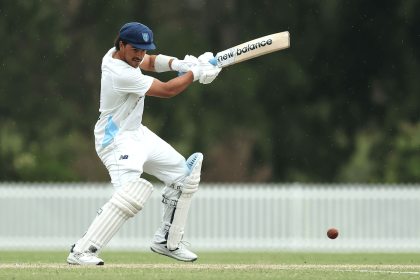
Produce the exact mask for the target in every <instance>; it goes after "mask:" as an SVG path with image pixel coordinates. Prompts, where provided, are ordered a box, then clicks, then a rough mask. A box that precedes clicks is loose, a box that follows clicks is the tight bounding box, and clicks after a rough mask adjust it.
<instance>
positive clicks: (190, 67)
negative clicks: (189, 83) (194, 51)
mask: <svg viewBox="0 0 420 280" xmlns="http://www.w3.org/2000/svg"><path fill="white" fill-rule="evenodd" d="M199 63H200V62H199V61H198V59H197V58H196V57H195V56H193V55H186V56H185V58H184V60H178V59H176V60H174V61H172V66H171V67H172V70H175V71H178V72H179V73H186V72H189V71H192V72H193V74H194V81H197V80H198V79H199V78H200V68H199V66H198V65H199Z"/></svg>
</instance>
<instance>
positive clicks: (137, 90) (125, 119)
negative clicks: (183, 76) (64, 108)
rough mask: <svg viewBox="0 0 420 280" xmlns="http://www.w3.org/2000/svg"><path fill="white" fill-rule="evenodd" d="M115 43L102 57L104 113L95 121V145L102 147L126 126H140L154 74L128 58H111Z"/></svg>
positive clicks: (102, 102) (97, 148) (97, 147)
mask: <svg viewBox="0 0 420 280" xmlns="http://www.w3.org/2000/svg"><path fill="white" fill-rule="evenodd" d="M115 52H116V49H115V47H114V48H112V49H110V50H109V51H108V53H107V54H106V55H105V56H104V58H103V59H102V67H101V68H102V78H101V91H100V95H101V96H100V108H99V112H101V115H100V117H99V120H98V121H97V122H96V125H95V131H94V133H95V146H96V150H97V151H99V150H100V149H102V148H103V147H105V146H107V145H108V144H109V143H111V141H112V140H113V139H114V138H115V136H117V135H118V134H120V133H122V132H124V131H125V130H136V129H138V128H139V127H140V126H141V121H142V117H143V109H144V98H145V97H146V95H145V94H146V92H147V91H148V90H149V89H150V87H151V86H152V83H153V78H152V77H150V76H145V75H143V74H142V73H141V70H140V68H133V67H132V66H130V65H129V64H127V63H126V62H124V61H122V60H119V59H114V58H112V55H113V54H114V53H115Z"/></svg>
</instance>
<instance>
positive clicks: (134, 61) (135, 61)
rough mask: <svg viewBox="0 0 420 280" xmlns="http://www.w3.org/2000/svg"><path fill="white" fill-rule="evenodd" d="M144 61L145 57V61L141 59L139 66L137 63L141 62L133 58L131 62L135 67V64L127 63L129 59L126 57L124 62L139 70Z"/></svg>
mask: <svg viewBox="0 0 420 280" xmlns="http://www.w3.org/2000/svg"><path fill="white" fill-rule="evenodd" d="M143 60H144V57H143V59H141V60H140V63H139V64H138V65H137V62H138V61H139V60H137V59H134V58H132V59H131V61H132V63H133V64H134V65H133V64H131V63H129V62H128V61H127V58H125V57H124V61H125V63H127V64H128V65H130V66H131V67H133V68H137V67H139V66H140V64H142V62H143Z"/></svg>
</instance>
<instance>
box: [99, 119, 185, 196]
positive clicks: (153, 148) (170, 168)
mask: <svg viewBox="0 0 420 280" xmlns="http://www.w3.org/2000/svg"><path fill="white" fill-rule="evenodd" d="M97 153H98V156H99V158H100V159H101V160H102V162H103V163H104V164H105V166H106V168H107V169H108V172H109V175H110V176H111V182H112V184H113V185H114V188H115V190H117V189H118V188H119V187H121V186H122V185H124V184H125V183H127V182H129V181H131V180H133V179H134V178H138V177H140V175H141V174H142V173H143V172H146V173H147V174H150V175H152V176H155V177H156V178H158V179H159V180H161V181H163V182H164V183H165V185H166V186H169V185H171V184H172V183H176V182H183V181H184V180H185V178H186V177H187V176H188V174H189V169H188V167H187V164H186V161H185V158H184V157H183V156H182V155H181V154H179V153H178V152H177V151H175V149H174V148H173V147H172V146H171V145H169V144H168V143H166V142H165V141H163V140H162V139H161V138H160V137H159V136H157V135H156V134H154V133H153V132H152V131H150V130H149V129H148V128H147V127H145V126H143V125H142V126H141V127H140V128H138V129H137V130H132V131H125V132H123V133H121V134H120V135H118V136H116V137H115V138H114V140H113V141H112V142H111V143H110V144H109V145H107V146H106V147H104V148H102V149H101V150H99V151H97Z"/></svg>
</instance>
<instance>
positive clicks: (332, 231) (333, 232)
mask: <svg viewBox="0 0 420 280" xmlns="http://www.w3.org/2000/svg"><path fill="white" fill-rule="evenodd" d="M327 236H328V237H329V238H330V239H336V238H337V236H338V230H337V229H335V228H330V229H329V230H328V231H327Z"/></svg>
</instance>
